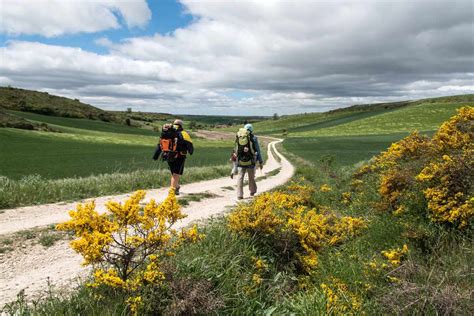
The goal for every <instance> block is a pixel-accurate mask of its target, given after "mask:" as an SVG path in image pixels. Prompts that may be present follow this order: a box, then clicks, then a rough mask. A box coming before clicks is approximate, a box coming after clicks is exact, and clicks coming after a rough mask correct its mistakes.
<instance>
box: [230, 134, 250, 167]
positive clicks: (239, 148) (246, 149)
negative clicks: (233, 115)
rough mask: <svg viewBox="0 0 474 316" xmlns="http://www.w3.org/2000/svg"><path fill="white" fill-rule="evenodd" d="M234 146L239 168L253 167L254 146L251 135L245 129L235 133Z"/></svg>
mask: <svg viewBox="0 0 474 316" xmlns="http://www.w3.org/2000/svg"><path fill="white" fill-rule="evenodd" d="M235 145H236V153H237V162H238V165H239V166H240V167H249V166H253V165H255V144H254V143H253V136H252V134H251V133H250V132H249V131H248V130H247V129H246V128H241V129H239V131H238V132H237V136H236V138H235Z"/></svg>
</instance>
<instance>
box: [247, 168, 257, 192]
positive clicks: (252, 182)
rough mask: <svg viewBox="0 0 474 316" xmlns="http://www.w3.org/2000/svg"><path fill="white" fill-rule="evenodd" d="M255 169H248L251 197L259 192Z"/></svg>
mask: <svg viewBox="0 0 474 316" xmlns="http://www.w3.org/2000/svg"><path fill="white" fill-rule="evenodd" d="M255 169H256V168H248V170H247V173H248V175H249V191H250V195H251V196H253V195H254V194H255V193H256V192H257V183H256V182H255Z"/></svg>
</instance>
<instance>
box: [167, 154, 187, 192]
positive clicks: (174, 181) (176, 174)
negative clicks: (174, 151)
mask: <svg viewBox="0 0 474 316" xmlns="http://www.w3.org/2000/svg"><path fill="white" fill-rule="evenodd" d="M184 162H185V158H184V157H179V158H177V159H175V160H173V161H172V162H168V165H169V167H170V171H171V187H172V188H174V190H175V194H176V195H179V179H180V177H181V175H182V174H183V171H184Z"/></svg>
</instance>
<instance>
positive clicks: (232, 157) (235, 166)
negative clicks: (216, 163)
mask: <svg viewBox="0 0 474 316" xmlns="http://www.w3.org/2000/svg"><path fill="white" fill-rule="evenodd" d="M229 161H230V162H231V163H232V170H231V171H230V178H231V179H234V176H235V175H237V174H238V173H239V169H238V167H239V163H238V162H237V153H236V152H235V149H233V150H232V154H231V155H230V159H229Z"/></svg>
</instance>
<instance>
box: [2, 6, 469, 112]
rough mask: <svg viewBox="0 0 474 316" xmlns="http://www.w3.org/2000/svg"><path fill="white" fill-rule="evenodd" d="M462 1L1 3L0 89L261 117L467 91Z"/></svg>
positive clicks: (112, 105) (102, 103) (121, 105)
mask: <svg viewBox="0 0 474 316" xmlns="http://www.w3.org/2000/svg"><path fill="white" fill-rule="evenodd" d="M473 3H474V2H473V1H471V0H445V1H436V0H429V1H428V0H409V1H408V0H407V1H403V0H397V1H391V0H360V1H357V0H349V1H337V0H334V1H328V0H326V1H319V0H239V1H234V0H178V1H174V0H148V1H145V0H0V85H3V86H5V85H11V86H15V87H22V88H28V89H35V90H42V91H48V92H50V93H53V94H58V95H63V96H67V97H73V98H79V99H81V100H82V101H83V102H87V103H90V104H92V105H95V106H98V107H101V108H104V109H125V108H127V107H132V108H133V109H134V110H137V111H138V110H140V111H154V112H169V113H181V114H182V113H189V114H191V113H192V114H215V115H222V114H232V115H242V114H247V115H248V114H259V115H262V114H263V115H271V114H273V113H275V112H277V113H279V114H289V113H298V112H315V111H325V110H328V109H332V108H337V107H343V106H348V105H352V104H360V103H372V102H380V101H393V100H405V99H417V98H423V97H432V96H442V95H453V94H463V93H474V39H473V38H474V24H473V23H474V22H473V21H474V13H473Z"/></svg>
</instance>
